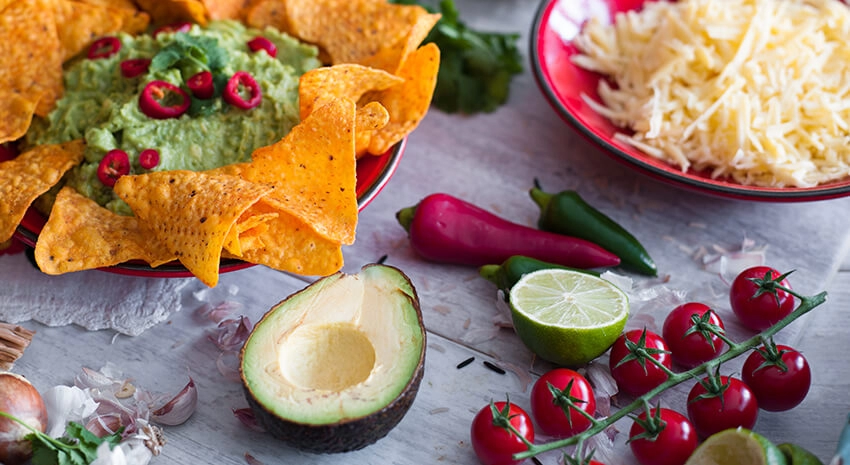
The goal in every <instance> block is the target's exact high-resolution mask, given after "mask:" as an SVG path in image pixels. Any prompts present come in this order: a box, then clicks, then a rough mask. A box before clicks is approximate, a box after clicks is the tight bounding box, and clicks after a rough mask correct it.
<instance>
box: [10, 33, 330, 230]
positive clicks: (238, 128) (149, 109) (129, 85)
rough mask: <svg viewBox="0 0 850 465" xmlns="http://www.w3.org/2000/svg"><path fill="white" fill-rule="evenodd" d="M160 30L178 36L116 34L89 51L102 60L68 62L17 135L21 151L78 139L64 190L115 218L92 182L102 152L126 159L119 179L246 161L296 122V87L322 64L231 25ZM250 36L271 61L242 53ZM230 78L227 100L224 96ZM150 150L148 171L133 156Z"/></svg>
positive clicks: (310, 50) (111, 202)
mask: <svg viewBox="0 0 850 465" xmlns="http://www.w3.org/2000/svg"><path fill="white" fill-rule="evenodd" d="M161 32H162V31H161ZM168 32H179V33H170V34H163V33H160V34H158V35H156V36H155V37H154V35H152V34H144V35H139V36H135V37H134V36H131V35H128V34H125V33H117V34H115V35H114V36H110V37H111V38H110V39H109V40H104V41H101V42H100V43H99V45H97V46H95V45H93V49H94V50H96V52H95V53H94V55H95V56H101V55H108V56H103V57H100V58H98V59H93V60H80V61H77V62H73V63H71V64H70V65H69V66H68V68H67V69H66V70H65V74H64V79H65V82H66V90H65V94H64V97H63V98H62V99H60V100H59V101H58V102H57V105H56V109H55V110H54V111H53V112H52V113H50V114H49V115H48V116H47V117H46V118H36V120H35V121H34V122H33V124H32V126H31V128H30V130H29V132H28V133H27V136H26V145H29V146H32V145H40V144H46V143H58V142H63V141H67V140H74V139H79V138H85V142H86V149H85V160H84V161H83V163H82V164H80V165H79V166H77V167H75V168H74V169H72V170H71V172H70V173H68V175H67V177H66V180H65V183H66V184H67V185H69V186H71V187H74V188H75V189H76V190H77V191H79V192H80V193H82V194H83V195H85V196H87V197H89V198H92V199H94V200H95V201H96V202H97V203H99V204H100V205H103V206H106V207H107V208H109V209H111V210H112V211H114V212H118V213H123V214H130V213H131V212H130V209H129V207H128V206H127V205H126V204H125V203H124V202H123V201H121V200H120V199H119V198H118V197H117V196H116V195H115V194H114V193H113V192H112V189H111V188H110V187H109V186H108V185H107V184H104V183H103V182H102V181H101V179H100V178H99V176H98V167H99V165H100V162H101V160H102V159H103V158H104V156H105V155H106V154H107V153H108V152H109V151H110V150H113V149H120V150H123V151H124V152H125V153H126V154H127V156H128V158H129V160H130V161H131V162H130V164H129V166H130V170H129V173H127V174H140V173H143V172H148V171H165V170H193V171H202V170H207V169H212V168H217V167H221V166H225V165H230V164H234V163H240V162H244V161H247V160H250V155H251V152H253V151H254V150H255V149H257V148H259V147H264V146H267V145H270V144H273V143H274V142H276V141H278V140H280V139H281V137H283V136H284V135H286V134H287V133H288V132H289V131H290V129H291V128H292V127H293V126H295V125H296V124H297V123H298V122H299V121H300V116H299V109H298V80H299V78H300V76H301V75H302V74H303V73H304V72H306V71H308V70H311V69H314V68H317V67H319V66H320V65H321V63H320V62H319V60H318V59H317V55H318V50H317V49H316V47H314V46H312V45H307V44H303V43H301V42H299V41H297V40H296V39H294V38H292V37H290V36H288V35H285V34H282V33H279V32H276V31H275V30H273V29H264V30H262V31H261V30H259V29H253V28H249V27H246V26H244V25H243V24H241V23H239V22H237V21H229V20H222V21H211V22H209V23H208V24H207V25H206V26H204V27H201V26H198V25H192V26H190V27H186V26H185V25H182V24H181V25H176V26H172V29H169V31H168ZM257 37H263V38H265V39H267V40H268V41H270V42H271V43H273V44H274V46H275V47H276V49H277V50H278V51H279V52H280V53H279V54H278V57H277V58H274V57H272V56H270V54H269V53H256V52H253V51H251V50H250V48H249V47H248V46H246V44H247V43H248V42H249V41H251V40H253V39H255V38H257ZM112 38H114V39H115V40H116V41H118V45H116V44H115V43H114V41H113V40H112ZM97 43H98V41H95V44H97ZM107 46H108V47H107ZM107 52H111V54H110V53H107ZM148 60H149V61H148ZM127 68H131V72H130V73H129V74H130V76H128V75H127ZM137 71H138V72H139V74H137V75H134V73H135V72H137ZM199 74H202V75H204V76H206V75H207V74H208V75H209V78H210V79H209V81H210V82H209V84H206V83H205V84H204V85H205V86H210V85H211V87H212V93H211V95H209V96H206V94H204V93H203V92H201V93H199V91H198V90H197V89H196V88H193V87H194V82H193V81H194V80H193V78H194V77H196V76H198V75H199ZM125 76H127V77H125ZM234 76H236V81H235V83H236V84H237V85H236V88H235V89H234V90H235V91H234V92H233V95H231V96H228V97H226V98H227V99H230V100H231V101H230V102H228V101H227V100H226V99H225V96H224V95H223V94H224V92H225V87H226V84H227V82H228V80H230V79H231V78H232V77H234ZM128 77H132V79H130V78H128ZM205 82H206V81H205ZM206 89H207V92H209V87H206ZM231 97H234V98H231ZM235 97H238V98H235ZM246 108H248V109H250V111H246V110H245V109H246ZM150 148H155V149H156V151H157V153H158V155H159V160H158V162H157V163H155V164H152V165H151V166H150V167H149V168H148V167H145V166H143V163H145V164H147V162H143V158H144V157H142V156H141V154H142V152H143V151H145V150H147V149H150ZM146 157H147V155H146ZM48 205H49V204H48Z"/></svg>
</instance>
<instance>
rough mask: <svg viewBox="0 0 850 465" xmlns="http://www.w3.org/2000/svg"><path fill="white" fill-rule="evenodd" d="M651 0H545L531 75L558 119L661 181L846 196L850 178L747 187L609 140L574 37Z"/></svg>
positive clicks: (724, 192)
mask: <svg viewBox="0 0 850 465" xmlns="http://www.w3.org/2000/svg"><path fill="white" fill-rule="evenodd" d="M646 1H650V0H543V1H542V2H541V3H540V6H539V7H538V10H537V12H536V14H535V17H534V23H533V25H532V30H531V41H530V48H531V50H530V56H531V65H532V69H533V72H534V77H535V79H536V80H537V84H538V86H539V87H540V89H541V90H542V92H543V94H544V95H545V96H546V98H547V99H548V100H549V103H550V104H551V105H552V107H553V108H554V109H555V111H557V112H558V114H559V115H560V116H561V118H562V119H563V120H564V121H566V122H567V123H568V124H569V125H570V126H572V127H573V128H574V129H575V130H577V131H578V132H579V133H580V134H582V135H583V136H584V137H586V138H587V139H588V140H590V141H591V142H593V143H594V144H596V145H597V146H598V147H600V148H602V149H603V151H604V152H605V153H606V154H607V155H609V156H610V157H612V158H614V159H615V160H617V161H619V162H621V163H624V164H626V165H627V166H629V167H631V168H634V169H636V170H637V171H639V172H641V173H643V174H646V175H649V176H650V177H652V178H655V179H658V180H661V181H663V182H665V183H668V184H671V185H675V186H678V187H683V188H686V189H689V190H693V191H697V192H702V193H707V194H712V195H716V196H721V197H726V198H735V199H743V200H754V201H764V202H802V201H813V200H826V199H833V198H838V197H844V196H847V195H850V179H846V180H842V181H836V182H832V183H828V184H823V185H820V186H816V187H809V188H797V187H787V188H770V187H760V186H746V185H742V184H738V183H735V182H731V181H726V180H723V179H712V178H711V177H709V176H708V175H707V174H705V173H700V172H694V171H692V170H689V171H687V172H682V171H681V170H680V169H679V168H676V167H674V166H672V165H669V164H667V163H665V162H663V161H660V160H657V159H655V158H652V157H651V156H649V155H646V154H644V153H642V152H640V151H638V150H636V149H634V148H632V147H630V146H628V145H627V144H624V143H622V142H619V141H617V140H614V139H613V137H612V136H613V134H614V133H615V132H616V131H617V130H618V129H617V128H616V127H615V126H614V125H613V124H612V123H611V122H610V121H609V120H608V119H606V118H605V117H603V116H601V115H599V114H598V113H596V112H595V111H594V110H593V109H592V108H590V107H589V106H588V105H587V104H586V103H585V102H584V101H583V100H582V98H581V95H582V94H583V93H584V94H587V95H588V96H590V97H591V98H594V99H597V100H598V94H597V92H596V85H597V83H598V82H599V79H601V76H600V75H599V74H597V73H593V72H590V71H587V70H584V69H581V68H579V67H578V66H576V65H574V64H573V63H572V61H571V60H570V57H571V56H572V55H574V54H576V53H577V49H576V48H575V46H574V45H573V44H572V38H573V37H574V36H575V34H576V33H577V32H578V31H579V30H580V28H581V26H582V24H583V23H584V22H585V21H586V20H587V19H589V18H590V17H598V18H599V19H603V20H607V21H609V22H610V21H611V19H612V18H613V16H614V14H616V13H617V12H621V11H628V10H633V9H639V8H640V7H641V5H643V4H644V3H645V2H646Z"/></svg>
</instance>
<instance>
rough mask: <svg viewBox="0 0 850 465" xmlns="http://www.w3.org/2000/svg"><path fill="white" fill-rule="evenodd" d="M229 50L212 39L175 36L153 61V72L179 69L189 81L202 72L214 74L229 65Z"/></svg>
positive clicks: (184, 35) (187, 35)
mask: <svg viewBox="0 0 850 465" xmlns="http://www.w3.org/2000/svg"><path fill="white" fill-rule="evenodd" d="M227 60H228V55H227V50H225V49H224V48H222V47H220V46H219V45H218V40H217V39H214V38H212V37H203V36H192V35H189V34H175V35H174V41H173V42H171V43H170V44H168V45H166V46H165V47H163V48H162V50H160V51H159V52H157V54H156V55H154V57H153V59H151V65H150V69H151V71H154V72H156V71H165V70H167V69H171V68H177V69H179V70H180V72H181V73H182V74H183V78H184V79H188V78H189V77H191V76H192V75H194V74H195V73H198V72H200V71H210V72H212V73H213V74H215V73H216V71H219V70H220V69H222V68H224V66H225V65H227Z"/></svg>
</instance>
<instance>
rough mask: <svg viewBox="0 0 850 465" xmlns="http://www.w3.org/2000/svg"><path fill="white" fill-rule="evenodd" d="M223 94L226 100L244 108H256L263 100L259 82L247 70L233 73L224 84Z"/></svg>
mask: <svg viewBox="0 0 850 465" xmlns="http://www.w3.org/2000/svg"><path fill="white" fill-rule="evenodd" d="M243 93H247V94H248V96H247V98H246V97H243V96H242V95H243ZM221 96H222V98H223V99H224V101H225V102H227V103H229V104H231V105H233V106H234V107H238V108H241V109H243V110H249V109H251V108H254V107H256V106H257V105H259V104H260V102H262V101H263V94H262V92H260V86H259V84H257V81H255V80H254V76H251V75H250V74H248V73H246V72H245V71H237V72H236V73H234V74H233V76H232V77H231V78H230V80H229V81H227V85H225V86H224V93H223V94H222V95H221Z"/></svg>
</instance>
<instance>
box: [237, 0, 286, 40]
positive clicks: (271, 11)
mask: <svg viewBox="0 0 850 465" xmlns="http://www.w3.org/2000/svg"><path fill="white" fill-rule="evenodd" d="M244 14H245V24H247V25H248V26H251V27H253V28H257V29H265V28H266V27H273V28H275V29H277V30H279V31H282V32H286V33H291V32H292V29H291V27H290V26H289V19H288V18H287V16H286V7H285V6H284V2H283V1H282V0H257V1H254V2H253V3H252V4H251V5H250V6H248V7H247V8H246V9H245V13H244Z"/></svg>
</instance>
